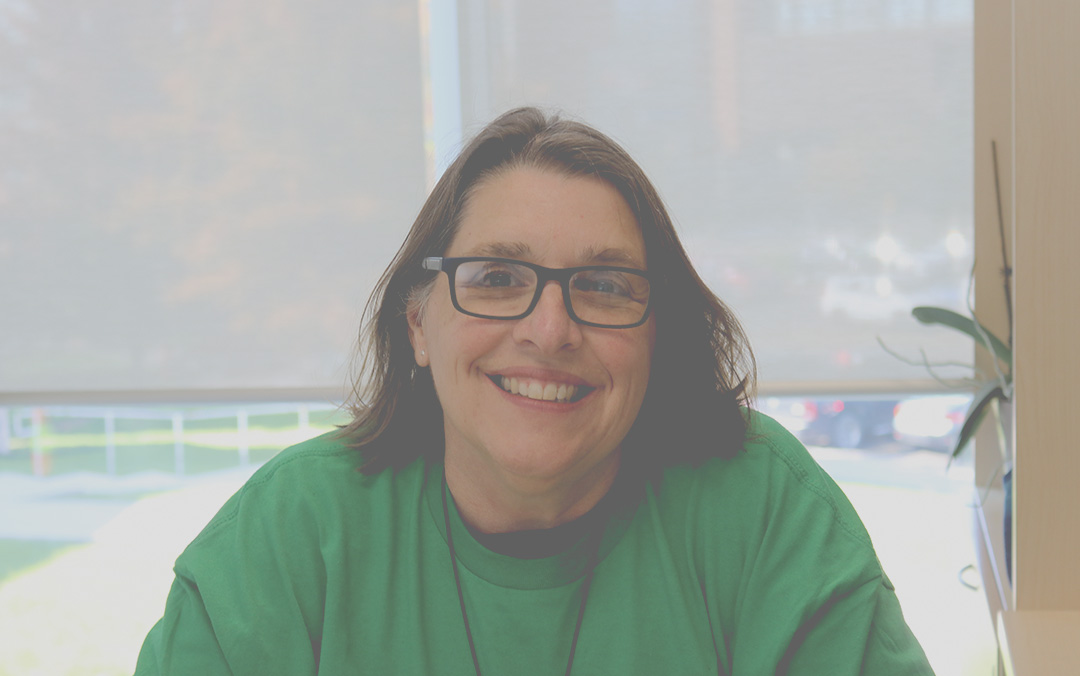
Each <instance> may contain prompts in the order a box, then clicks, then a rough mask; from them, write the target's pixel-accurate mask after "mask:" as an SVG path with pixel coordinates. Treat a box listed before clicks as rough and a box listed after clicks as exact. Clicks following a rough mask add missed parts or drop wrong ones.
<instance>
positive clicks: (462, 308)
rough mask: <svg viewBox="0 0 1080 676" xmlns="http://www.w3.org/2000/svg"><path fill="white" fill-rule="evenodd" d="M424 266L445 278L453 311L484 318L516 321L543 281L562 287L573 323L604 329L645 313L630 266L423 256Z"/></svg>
mask: <svg viewBox="0 0 1080 676" xmlns="http://www.w3.org/2000/svg"><path fill="white" fill-rule="evenodd" d="M421 265H422V267H423V268H424V269H425V270H435V271H438V270H442V271H443V272H445V273H446V276H447V277H449V278H450V300H451V301H452V302H453V304H454V307H455V308H456V309H457V311H458V312H461V313H463V314H467V315H469V316H472V317H481V318H484V319H521V318H522V317H526V316H528V314H529V313H530V312H532V311H533V309H534V308H535V307H536V304H537V303H538V302H539V301H540V294H541V293H543V290H544V287H546V286H547V283H548V282H549V281H556V282H558V283H559V285H560V286H561V287H562V291H563V303H564V304H565V305H566V313H567V314H568V315H570V318H571V319H573V320H574V321H575V322H577V323H578V324H584V325H585V326H597V327H600V328H606V329H629V328H632V327H634V326H641V325H642V324H644V323H645V320H646V319H647V318H648V316H649V278H648V275H647V273H646V272H644V271H642V270H635V269H634V268H621V267H614V266H610V265H586V266H582V267H576V268H561V269H552V268H545V267H543V266H542V265H534V264H533V263H526V262H524V261H519V260H514V259H512V258H484V257H473V258H441V257H438V256H436V257H431V258H425V259H424V261H423V263H421Z"/></svg>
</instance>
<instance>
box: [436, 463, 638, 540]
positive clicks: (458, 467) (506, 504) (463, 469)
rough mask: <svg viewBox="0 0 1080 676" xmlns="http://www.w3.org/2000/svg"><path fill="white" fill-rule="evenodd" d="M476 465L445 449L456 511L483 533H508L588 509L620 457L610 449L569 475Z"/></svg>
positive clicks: (560, 521)
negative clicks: (553, 476)
mask: <svg viewBox="0 0 1080 676" xmlns="http://www.w3.org/2000/svg"><path fill="white" fill-rule="evenodd" d="M480 469H481V468H477V467H475V466H473V465H472V464H471V463H468V462H463V459H460V458H457V457H455V456H454V455H453V454H452V453H449V452H448V453H447V456H446V484H447V486H449V488H450V492H451V493H452V494H453V496H454V503H455V505H457V509H458V512H459V513H460V514H461V518H462V519H463V520H464V521H465V523H467V524H468V525H469V526H470V527H472V528H474V529H475V530H478V531H480V532H482V533H511V532H515V531H521V530H538V529H544V528H554V527H555V526H558V525H561V524H564V523H566V522H568V521H573V520H574V519H576V518H578V517H579V516H582V515H583V514H585V513H586V512H588V511H589V510H590V509H592V508H593V507H594V506H596V504H597V503H598V502H600V499H601V498H603V497H604V495H606V494H607V492H608V490H610V489H611V486H612V484H613V483H614V482H615V475H616V474H617V473H618V470H619V457H618V453H613V454H612V455H611V457H610V458H609V459H608V460H606V461H605V462H603V463H601V464H600V465H598V466H596V467H593V468H591V469H590V470H588V471H587V472H585V473H584V474H583V475H581V476H577V477H573V478H572V479H535V478H531V477H519V476H513V475H507V474H505V473H501V472H490V471H479V470H480ZM483 469H487V468H483Z"/></svg>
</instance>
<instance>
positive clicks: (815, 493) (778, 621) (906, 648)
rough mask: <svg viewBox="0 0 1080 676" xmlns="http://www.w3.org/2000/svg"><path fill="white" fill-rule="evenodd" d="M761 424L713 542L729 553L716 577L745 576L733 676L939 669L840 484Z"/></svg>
mask: <svg viewBox="0 0 1080 676" xmlns="http://www.w3.org/2000/svg"><path fill="white" fill-rule="evenodd" d="M759 425H761V426H760V427H759V428H758V431H759V436H758V437H757V443H755V444H751V445H749V446H748V450H747V452H746V453H744V454H743V456H742V457H741V458H740V459H739V461H738V462H737V463H735V464H734V465H733V466H732V468H733V471H732V472H731V474H730V477H728V478H729V480H730V481H729V484H728V490H729V491H730V490H733V489H732V488H731V487H730V486H731V482H732V481H735V480H737V481H738V483H739V486H740V488H741V489H742V490H743V491H744V492H743V493H742V494H741V495H740V502H739V511H738V516H739V518H737V519H736V518H731V519H728V520H727V521H726V525H725V526H724V529H725V531H724V532H725V533H726V537H725V538H723V540H722V541H721V542H720V543H719V544H718V545H717V547H716V548H714V551H716V549H717V548H719V549H721V551H727V552H732V553H731V554H729V557H728V561H729V564H728V566H727V569H726V570H725V571H717V575H719V576H720V577H723V576H724V575H725V574H727V575H732V574H733V573H734V576H735V577H736V578H737V580H738V582H737V584H736V585H735V589H736V592H735V597H734V598H733V599H731V608H733V612H732V614H731V615H729V617H730V620H728V623H727V624H728V632H729V633H727V635H726V639H727V641H729V642H728V643H726V649H728V650H730V653H729V658H730V662H729V664H730V667H731V669H730V670H731V674H732V676H742V675H744V674H758V673H770V674H771V673H776V674H788V675H791V676H818V675H820V674H829V675H830V676H861V675H867V676H932V675H933V669H932V668H931V667H930V664H929V662H928V660H927V659H926V655H925V653H924V652H923V650H922V647H921V646H920V645H919V642H918V640H917V639H916V638H915V636H914V635H913V634H912V632H911V630H910V628H909V627H908V626H907V623H906V621H905V620H904V616H903V613H902V611H901V608H900V604H899V601H898V600H897V597H896V593H895V588H894V587H893V585H892V583H891V581H890V580H889V578H888V576H887V575H886V574H885V572H884V571H883V570H882V567H881V564H880V562H879V561H878V558H877V555H876V553H875V551H874V547H873V544H872V542H871V540H870V536H869V535H868V534H867V533H866V529H865V528H864V527H863V524H862V522H861V520H860V519H859V517H858V515H857V514H856V513H855V510H854V508H853V507H852V506H851V503H850V502H848V500H847V497H846V496H845V495H844V493H843V491H842V490H841V489H840V488H839V487H838V486H837V485H836V483H835V482H833V481H832V479H831V478H830V477H829V476H828V475H827V474H826V473H825V472H824V471H823V470H822V469H821V468H820V467H819V466H818V465H817V463H815V462H814V460H813V459H812V458H811V457H810V455H809V453H808V452H807V451H806V449H805V448H804V447H803V446H802V444H800V443H799V442H798V441H797V440H796V439H794V438H793V437H791V435H790V434H788V433H787V432H786V431H785V430H783V429H782V428H779V426H778V425H776V424H775V423H773V422H771V421H768V420H763V421H762V422H761V423H759ZM734 552H737V554H736V553H734ZM717 589H718V590H720V589H722V587H721V586H720V585H718V586H717ZM719 593H720V594H721V595H722V594H723V592H722V591H719ZM717 613H719V614H720V616H721V617H723V616H724V613H725V610H724V609H723V607H722V606H721V607H718V608H717ZM719 638H720V639H721V640H724V637H719Z"/></svg>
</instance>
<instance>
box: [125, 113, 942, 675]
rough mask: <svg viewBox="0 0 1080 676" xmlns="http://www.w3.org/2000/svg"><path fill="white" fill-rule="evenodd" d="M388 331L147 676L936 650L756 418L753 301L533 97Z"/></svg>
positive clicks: (400, 281) (451, 198)
mask: <svg viewBox="0 0 1080 676" xmlns="http://www.w3.org/2000/svg"><path fill="white" fill-rule="evenodd" d="M363 337H364V340H363V342H362V350H363V355H364V361H363V368H362V369H361V374H360V376H359V377H358V381H357V382H358V385H357V387H356V395H355V396H354V399H353V402H352V412H353V420H352V422H351V423H350V424H349V425H347V426H345V427H344V428H342V429H341V430H339V431H338V432H336V433H333V434H328V435H324V436H322V437H319V438H317V439H314V440H312V441H309V442H305V443H303V444H300V445H298V446H296V447H293V448H291V449H288V450H286V451H284V452H283V453H281V454H280V455H279V456H278V457H277V458H275V459H274V460H273V461H271V462H269V463H267V465H265V466H264V467H263V468H262V469H260V470H259V472H257V473H256V475H255V476H254V477H253V478H252V479H251V480H250V481H249V482H248V484H247V485H246V486H245V487H244V488H243V489H241V490H240V491H239V492H238V493H237V494H236V495H235V496H234V497H233V498H232V499H230V501H229V502H228V503H227V504H226V505H225V507H223V508H222V510H221V512H220V513H219V514H218V516H217V517H215V518H214V520H213V521H211V523H210V524H209V525H208V526H207V527H206V529H205V530H204V531H203V532H202V533H201V534H200V535H199V536H198V537H197V538H196V539H195V541H194V542H193V543H192V544H191V545H190V546H189V547H188V549H187V550H186V551H185V552H184V554H183V555H182V556H181V557H180V559H179V560H178V561H177V565H176V575H177V577H176V582H175V584H174V585H173V589H172V592H171V594H170V596H169V601H168V605H167V607H166V610H165V616H164V618H163V619H162V620H161V621H160V622H159V623H158V625H157V626H156V627H155V628H154V629H153V630H152V631H151V633H150V635H149V636H148V637H147V639H146V642H145V644H144V647H143V650H142V653H141V655H140V658H139V665H138V673H144V674H151V673H165V672H174V671H175V672H184V673H201V674H206V673H260V674H263V673H282V674H305V673H306V674H314V673H316V672H321V673H346V672H349V673H353V672H357V671H360V672H363V673H373V674H384V673H408V674H433V673H438V674H471V673H475V674H478V675H479V674H481V673H515V674H551V673H558V672H560V671H562V672H564V673H567V674H569V673H571V672H573V673H588V674H636V673H640V674H656V673H678V674H707V673H712V674H716V673H721V674H732V675H736V674H763V673H788V674H824V673H828V674H858V673H865V674H875V675H879V674H885V675H888V674H928V673H931V670H930V667H929V665H928V664H927V662H926V658H925V656H924V654H923V652H922V649H921V648H920V646H919V644H918V642H917V641H916V640H915V638H914V637H913V636H912V634H911V632H910V631H909V629H908V627H907V625H906V624H905V622H904V619H903V615H902V613H901V611H900V607H899V605H898V603H897V600H896V596H895V593H894V590H893V587H892V584H891V583H890V582H889V580H888V578H887V577H886V576H885V573H884V572H883V571H882V569H881V567H880V564H879V562H878V559H877V557H876V556H875V554H874V549H873V546H872V545H871V543H870V540H869V537H868V536H867V535H866V531H865V530H864V529H863V527H862V524H861V523H860V521H859V518H858V516H857V515H856V514H855V512H854V510H853V509H852V508H851V506H850V504H849V503H848V502H847V500H846V499H845V497H844V496H843V494H842V493H841V492H840V490H839V489H838V488H837V487H836V485H835V484H834V483H833V482H832V480H831V479H830V478H829V477H828V476H827V475H826V474H825V473H824V472H823V471H822V470H821V469H820V468H819V467H818V466H817V465H816V464H815V463H814V461H813V460H812V459H811V458H810V456H809V455H808V454H807V453H806V450H805V449H804V448H803V447H802V446H801V445H800V444H799V442H798V441H796V440H795V439H794V438H793V437H792V436H791V435H789V434H787V432H786V431H785V430H783V428H781V427H780V426H779V425H777V424H776V423H775V422H773V421H772V420H770V419H769V418H767V417H766V416H764V415H763V414H760V413H752V412H751V411H750V409H749V404H750V396H751V392H752V388H753V382H754V361H753V357H752V355H751V353H750V350H749V347H748V345H747V343H746V339H745V337H744V335H743V333H742V331H741V329H740V328H739V326H738V323H737V322H736V321H735V319H734V317H733V315H732V313H731V312H730V311H729V310H728V309H727V307H726V306H725V305H724V304H723V303H722V302H720V301H719V300H718V299H717V298H716V297H715V296H714V295H713V293H712V292H711V291H710V290H709V289H708V288H707V287H706V286H705V285H704V284H703V283H702V282H701V280H700V278H699V277H698V275H697V273H696V272H695V271H694V270H693V268H692V266H691V265H690V263H689V261H688V259H687V256H686V254H685V252H684V250H683V248H682V245H681V244H680V243H679V239H678V237H677V236H676V234H675V231H674V229H673V227H672V224H671V220H670V218H669V217H668V215H667V213H666V211H665V209H664V207H663V204H662V203H661V201H660V199H659V197H658V196H657V193H656V191H655V189H654V188H653V187H652V185H651V184H650V183H649V181H648V179H647V178H646V177H645V175H644V174H643V173H642V171H641V169H640V168H638V166H637V165H636V164H635V163H634V161H633V160H632V159H631V158H630V157H629V156H628V155H627V154H626V153H625V151H623V150H622V149H621V148H620V147H619V146H618V145H617V144H615V143H614V142H613V141H611V140H610V139H608V138H607V137H606V136H604V135H602V134H600V133H599V132H597V131H596V130H594V129H592V128H590V127H588V126H586V125H584V124H581V123H577V122H571V121H564V120H559V119H557V118H552V117H548V116H546V115H544V114H543V113H541V112H540V111H537V110H534V109H520V110H515V111H511V112H509V113H507V114H505V115H503V116H502V117H500V118H498V119H497V120H495V121H494V122H492V123H491V124H490V125H489V126H488V127H487V128H485V129H484V130H483V131H482V132H480V134H479V135H478V136H477V137H476V138H475V139H474V140H473V141H472V142H471V143H470V144H469V145H468V146H467V147H466V148H465V149H464V150H463V151H462V153H461V155H460V156H459V157H458V159H457V160H456V161H455V162H454V163H453V164H452V165H451V167H450V168H449V169H448V170H447V171H446V173H445V174H444V175H443V177H442V178H441V179H440V181H439V183H438V184H437V185H436V187H435V189H434V190H433V192H432V194H431V196H430V197H429V198H428V200H427V202H426V203H425V205H424V207H423V209H422V210H421V212H420V215H419V216H418V218H417V220H416V222H415V223H414V225H413V228H412V230H411V232H410V233H409V235H408V238H407V239H406V241H405V244H404V245H403V246H402V248H401V249H400V251H399V253H398V255H397V257H396V258H395V259H394V261H393V262H392V263H391V264H390V266H389V268H388V269H387V272H386V273H385V274H384V276H383V279H382V281H381V282H380V285H379V287H378V288H377V289H376V292H375V293H374V295H373V296H372V300H371V302H370V304H369V319H368V321H367V329H366V332H365V333H364V334H363ZM357 468H359V469H360V471H359V472H357V471H355V470H356V469H357Z"/></svg>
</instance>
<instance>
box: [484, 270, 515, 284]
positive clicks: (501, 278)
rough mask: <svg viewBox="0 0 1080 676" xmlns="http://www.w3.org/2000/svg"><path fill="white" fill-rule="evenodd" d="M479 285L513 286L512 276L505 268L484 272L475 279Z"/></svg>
mask: <svg viewBox="0 0 1080 676" xmlns="http://www.w3.org/2000/svg"><path fill="white" fill-rule="evenodd" d="M477 283H478V284H480V285H481V286H514V277H513V275H511V274H510V273H509V272H507V271H506V270H491V271H489V272H485V273H484V275H483V276H482V277H481V278H480V279H479V280H478V281H477Z"/></svg>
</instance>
